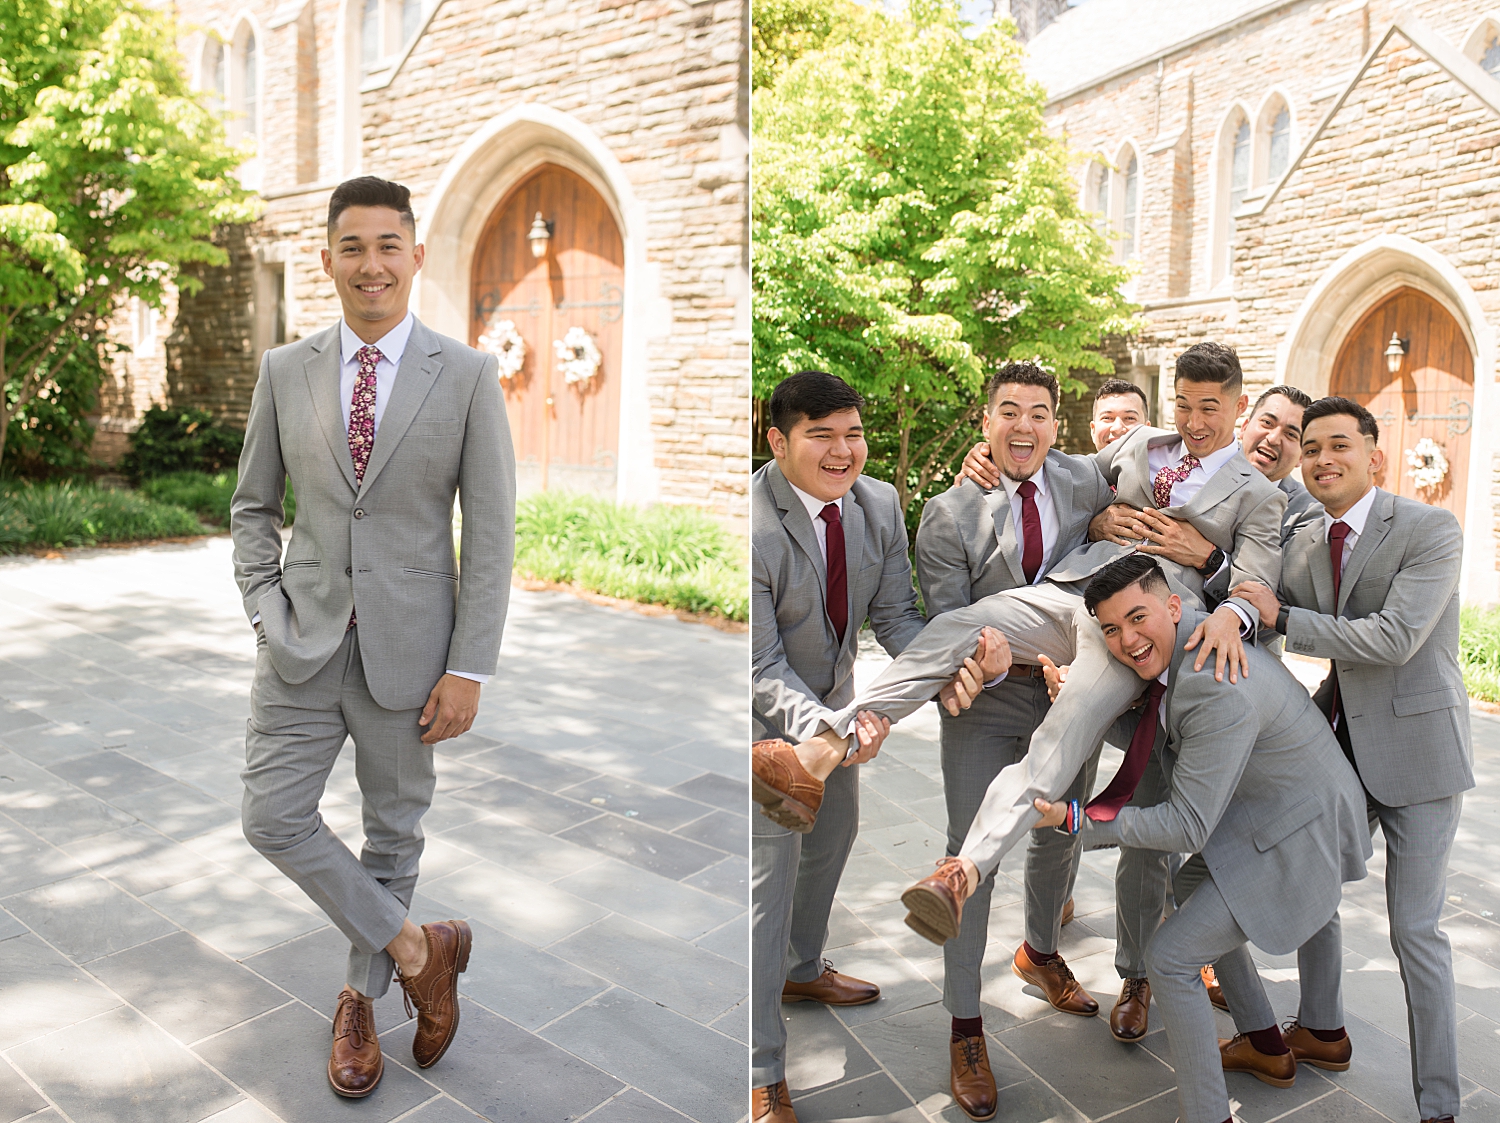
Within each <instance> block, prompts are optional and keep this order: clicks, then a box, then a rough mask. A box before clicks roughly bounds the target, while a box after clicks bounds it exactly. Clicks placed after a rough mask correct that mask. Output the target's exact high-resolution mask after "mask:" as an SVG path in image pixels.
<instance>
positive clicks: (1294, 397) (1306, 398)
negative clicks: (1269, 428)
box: [1250, 386, 1313, 420]
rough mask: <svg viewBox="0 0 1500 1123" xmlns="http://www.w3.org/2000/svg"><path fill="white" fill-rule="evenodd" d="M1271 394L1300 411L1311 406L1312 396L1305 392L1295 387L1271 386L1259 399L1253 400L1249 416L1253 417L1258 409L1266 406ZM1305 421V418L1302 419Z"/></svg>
mask: <svg viewBox="0 0 1500 1123" xmlns="http://www.w3.org/2000/svg"><path fill="white" fill-rule="evenodd" d="M1272 394H1278V395H1280V396H1281V397H1283V398H1285V399H1286V400H1287V401H1289V402H1291V403H1292V405H1294V406H1297V407H1299V408H1300V409H1306V408H1307V407H1308V406H1310V405H1312V404H1313V400H1312V396H1311V395H1310V394H1308V393H1307V392H1306V391H1303V390H1299V389H1297V387H1295V386H1272V387H1271V388H1270V389H1269V390H1267V391H1266V392H1265V393H1264V394H1262V395H1261V396H1260V397H1258V398H1256V399H1255V404H1254V405H1253V406H1251V407H1250V416H1251V417H1254V416H1255V415H1256V414H1257V413H1259V412H1260V407H1261V406H1263V405H1265V404H1266V399H1267V398H1269V397H1270V396H1271V395H1272ZM1304 420H1305V417H1304Z"/></svg>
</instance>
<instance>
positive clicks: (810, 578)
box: [750, 461, 924, 742]
mask: <svg viewBox="0 0 1500 1123" xmlns="http://www.w3.org/2000/svg"><path fill="white" fill-rule="evenodd" d="M842 521H843V525H844V556H845V567H846V568H845V572H846V573H847V581H848V586H849V626H848V628H847V629H845V632H844V639H843V642H839V640H838V638H837V637H836V636H835V634H834V631H833V624H832V623H830V622H829V619H828V612H827V609H826V607H825V599H824V598H825V597H826V595H827V588H828V573H827V569H826V567H825V566H824V564H823V552H822V551H821V550H819V549H818V538H817V534H816V533H815V532H814V530H813V525H812V519H811V518H810V517H809V516H808V514H807V508H806V507H804V506H803V505H802V501H801V500H800V499H798V498H797V495H796V493H795V492H794V491H792V485H791V484H789V483H787V480H786V477H785V476H783V475H782V474H781V469H780V468H779V467H777V465H776V462H775V461H772V462H771V463H769V464H767V465H765V466H764V467H763V468H761V469H760V470H759V471H758V472H756V473H755V475H754V476H752V477H751V478H750V566H751V590H750V621H751V624H750V632H751V653H750V666H751V676H752V693H753V703H752V706H751V710H752V714H753V717H754V723H753V724H754V727H755V730H754V731H755V737H756V739H757V740H759V739H762V738H765V737H784V738H786V739H787V740H789V741H793V742H796V741H803V740H806V739H807V738H808V737H811V736H812V735H813V734H815V733H817V732H818V730H819V727H820V726H821V725H823V724H824V723H825V722H826V723H827V724H829V725H831V724H832V721H831V720H830V719H832V717H833V716H834V713H835V712H836V711H838V710H840V709H842V708H843V707H844V706H847V705H848V704H849V703H850V702H851V701H853V699H854V657H855V655H856V654H857V652H858V650H859V629H860V626H861V625H862V624H863V623H864V622H865V620H866V619H867V618H868V619H869V621H870V625H871V627H873V628H874V630H875V638H876V639H877V640H879V641H880V645H881V646H882V647H884V648H885V649H886V650H887V651H889V652H890V653H891V654H892V655H898V654H900V652H901V650H902V649H903V648H904V647H905V646H906V645H907V644H908V643H910V642H911V641H912V638H913V637H914V636H915V635H916V634H917V633H918V632H920V631H921V630H922V626H923V624H924V621H923V619H922V614H921V613H920V612H918V611H917V594H916V592H915V590H913V589H912V586H911V560H910V558H908V556H907V552H906V549H907V544H906V521H905V520H904V519H903V518H902V517H901V505H900V504H899V503H898V502H897V501H896V489H895V488H893V487H892V486H891V485H890V484H888V483H882V482H881V481H879V480H872V479H870V478H868V477H867V476H861V477H859V478H858V479H857V480H855V481H854V486H853V487H851V488H850V489H849V491H848V493H847V494H846V495H845V496H844V509H843V517H842Z"/></svg>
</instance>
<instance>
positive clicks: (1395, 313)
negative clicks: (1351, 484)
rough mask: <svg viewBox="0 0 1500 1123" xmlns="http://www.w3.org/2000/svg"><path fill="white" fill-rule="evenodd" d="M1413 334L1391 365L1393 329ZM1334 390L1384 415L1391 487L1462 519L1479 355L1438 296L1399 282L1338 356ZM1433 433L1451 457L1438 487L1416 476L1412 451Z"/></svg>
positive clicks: (1385, 483) (1386, 481) (1386, 478)
mask: <svg viewBox="0 0 1500 1123" xmlns="http://www.w3.org/2000/svg"><path fill="white" fill-rule="evenodd" d="M1392 333H1394V334H1395V335H1396V337H1397V338H1399V339H1403V340H1406V341H1407V353H1406V357H1405V358H1404V359H1403V360H1402V363H1401V369H1400V371H1399V372H1398V373H1396V374H1391V373H1390V371H1389V370H1388V369H1387V368H1386V357H1385V349H1386V347H1387V346H1389V344H1390V341H1391V335H1392ZM1329 393H1331V394H1337V395H1339V396H1341V397H1346V398H1352V399H1353V400H1354V401H1356V402H1358V403H1360V405H1362V406H1364V407H1365V408H1366V409H1368V410H1369V411H1370V412H1371V413H1373V414H1374V415H1375V419H1376V420H1377V421H1379V422H1380V447H1381V448H1383V449H1384V450H1385V471H1384V475H1383V478H1381V479H1379V480H1377V481H1376V482H1377V483H1379V484H1380V486H1381V487H1383V488H1385V489H1386V490H1387V491H1393V492H1395V493H1396V494H1397V495H1404V496H1406V497H1407V498H1409V499H1418V500H1420V501H1422V502H1423V503H1431V504H1433V505H1435V506H1439V507H1446V508H1447V509H1448V510H1450V511H1452V512H1453V513H1454V514H1455V515H1456V516H1458V519H1459V521H1460V522H1462V521H1463V517H1464V498H1465V496H1466V495H1467V493H1468V478H1469V439H1470V436H1471V435H1472V418H1473V413H1474V356H1473V354H1472V353H1471V352H1470V351H1469V344H1468V342H1467V340H1466V339H1465V338H1464V332H1463V328H1462V327H1460V326H1459V323H1458V321H1457V320H1455V319H1454V318H1453V317H1452V315H1450V314H1449V312H1448V310H1447V309H1446V308H1444V307H1443V306H1442V305H1441V304H1439V303H1438V302H1437V301H1435V300H1433V299H1432V297H1430V296H1428V295H1427V294H1426V293H1423V292H1419V291H1418V290H1416V289H1410V288H1401V289H1397V290H1396V291H1395V292H1393V293H1392V294H1391V295H1390V296H1388V297H1386V298H1385V299H1384V300H1382V301H1381V302H1380V303H1379V304H1377V305H1376V306H1375V307H1374V308H1372V309H1370V311H1368V312H1367V313H1365V315H1364V318H1363V319H1361V320H1360V321H1359V323H1358V324H1357V325H1356V326H1355V328H1354V330H1353V331H1351V332H1350V333H1349V334H1348V336H1346V337H1345V339H1344V342H1343V344H1342V346H1340V348H1339V353H1338V358H1337V359H1335V360H1334V365H1333V377H1332V379H1331V380H1330V383H1329ZM1423 438H1428V439H1430V440H1432V441H1433V442H1434V443H1436V445H1437V446H1438V448H1439V449H1440V450H1441V452H1442V455H1443V457H1444V459H1446V460H1447V462H1448V471H1447V474H1446V476H1445V477H1444V478H1443V479H1442V481H1441V482H1440V483H1438V484H1437V486H1435V487H1430V488H1422V487H1418V486H1417V481H1416V480H1414V479H1413V478H1412V466H1411V463H1410V461H1409V459H1408V452H1409V451H1417V449H1418V443H1419V442H1420V441H1421V440H1422V439H1423Z"/></svg>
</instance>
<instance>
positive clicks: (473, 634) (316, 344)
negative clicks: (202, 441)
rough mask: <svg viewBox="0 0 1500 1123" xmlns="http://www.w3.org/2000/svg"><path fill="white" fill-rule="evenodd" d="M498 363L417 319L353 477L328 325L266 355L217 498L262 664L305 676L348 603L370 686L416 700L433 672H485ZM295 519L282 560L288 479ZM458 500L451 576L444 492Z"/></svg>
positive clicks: (512, 504)
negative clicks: (459, 534) (229, 477)
mask: <svg viewBox="0 0 1500 1123" xmlns="http://www.w3.org/2000/svg"><path fill="white" fill-rule="evenodd" d="M496 369H497V360H496V359H495V357H494V356H493V355H485V354H483V353H481V352H479V351H475V350H473V349H472V348H469V347H465V346H464V345H463V344H462V343H459V342H458V341H456V340H453V339H448V338H446V337H445V336H441V335H438V334H437V333H436V332H433V331H431V330H430V329H428V328H427V327H426V326H424V325H423V324H422V323H421V321H417V322H416V323H415V324H413V326H412V331H411V337H410V339H409V340H408V341H407V345H406V350H405V352H404V353H403V354H402V356H401V365H400V367H399V368H398V369H397V372H396V380H395V384H394V385H393V386H392V389H391V395H390V398H389V400H388V401H387V403H386V408H385V412H384V413H383V414H382V416H381V419H380V428H379V431H378V432H377V433H376V436H375V447H374V448H373V449H372V450H371V453H370V461H369V464H368V466H367V467H366V469H365V475H364V481H363V484H362V486H361V487H359V488H358V489H356V488H355V486H354V462H353V460H352V459H351V458H350V456H349V438H348V430H347V428H346V427H345V423H344V415H343V403H342V401H341V400H340V393H339V326H338V325H337V324H335V325H333V327H331V328H327V329H325V330H324V331H320V332H318V333H317V334H316V335H312V336H309V337H308V338H306V339H302V340H299V341H297V342H296V343H290V344H288V345H287V346H285V347H278V348H276V349H275V350H274V351H268V352H266V355H265V358H264V359H263V360H262V361H261V366H260V379H259V381H258V382H257V383H256V385H255V394H254V397H253V398H252V400H251V404H250V419H249V422H248V424H247V425H246V427H245V450H244V452H243V453H242V454H241V456H240V475H239V486H238V487H236V488H235V492H234V500H233V502H232V504H231V508H230V532H231V534H232V535H233V537H234V572H235V580H236V581H237V582H238V583H239V587H240V594H241V596H242V597H243V598H244V602H245V614H246V615H247V616H251V617H253V616H254V615H255V614H256V613H259V614H260V618H261V624H262V626H263V627H264V629H265V635H266V645H267V648H268V650H269V652H270V658H271V664H272V666H274V667H275V668H276V672H277V674H279V675H280V676H281V677H282V678H283V679H285V680H286V681H287V682H290V683H300V682H306V681H307V680H308V679H310V678H311V677H312V676H313V675H314V674H316V673H317V672H318V670H319V669H320V668H321V667H322V666H323V665H324V664H325V663H327V662H328V660H329V658H331V657H332V655H333V653H334V652H335V651H336V650H337V649H338V646H339V644H340V643H341V642H342V641H343V638H344V632H345V629H346V628H347V627H348V624H349V614H350V613H351V612H352V611H354V610H355V609H356V608H357V609H358V613H359V638H360V654H361V658H362V660H363V663H364V671H365V678H366V681H367V682H368V684H369V688H370V696H371V697H372V698H374V699H375V701H376V702H377V703H379V704H380V705H381V706H384V707H385V708H387V709H392V710H402V709H411V708H413V707H416V706H420V705H422V704H423V703H425V702H426V700H427V696H428V694H429V693H430V692H431V690H432V688H433V686H434V685H435V684H436V683H437V680H438V679H439V678H441V677H442V675H443V672H444V671H447V670H453V671H469V672H472V673H474V674H492V673H494V670H495V664H496V661H497V660H498V658H499V653H500V633H501V629H502V628H503V627H504V624H505V610H506V605H507V603H508V602H509V599H510V571H511V563H512V560H513V558H514V555H515V514H516V473H515V455H514V453H513V452H512V450H511V440H510V426H509V424H508V423H507V421H506V419H505V401H504V398H503V396H502V394H501V392H500V383H499V379H498V377H497V375H496ZM288 480H290V481H291V483H292V486H293V488H294V489H295V491H296V495H297V521H296V524H295V526H294V528H293V530H292V538H291V541H290V542H289V543H288V544H287V547H286V557H285V559H284V560H283V558H282V552H281V534H280V531H281V526H282V521H283V514H284V510H283V506H282V504H283V501H284V499H285V495H286V485H287V481H288ZM455 493H458V494H459V495H460V496H461V498H462V503H463V513H464V520H463V544H462V551H463V576H462V580H460V578H459V571H458V566H457V564H456V560H455V558H454V553H453V500H454V495H455Z"/></svg>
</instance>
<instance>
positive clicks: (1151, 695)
mask: <svg viewBox="0 0 1500 1123" xmlns="http://www.w3.org/2000/svg"><path fill="white" fill-rule="evenodd" d="M1166 692H1167V684H1166V683H1164V682H1162V681H1160V680H1157V681H1156V682H1153V683H1152V684H1151V687H1150V689H1149V690H1147V691H1146V705H1148V706H1154V705H1156V704H1157V703H1158V702H1160V701H1161V696H1162V695H1163V694H1165V693H1166Z"/></svg>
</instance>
